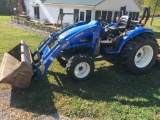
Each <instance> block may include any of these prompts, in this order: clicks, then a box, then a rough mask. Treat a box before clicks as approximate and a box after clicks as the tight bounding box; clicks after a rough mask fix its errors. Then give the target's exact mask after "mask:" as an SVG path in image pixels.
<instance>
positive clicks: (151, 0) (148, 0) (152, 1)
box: [140, 0, 160, 14]
mask: <svg viewBox="0 0 160 120" xmlns="http://www.w3.org/2000/svg"><path fill="white" fill-rule="evenodd" d="M140 2H141V4H142V6H150V7H151V14H153V12H154V9H155V7H156V12H155V14H160V13H159V11H160V0H140ZM156 4H157V6H156Z"/></svg>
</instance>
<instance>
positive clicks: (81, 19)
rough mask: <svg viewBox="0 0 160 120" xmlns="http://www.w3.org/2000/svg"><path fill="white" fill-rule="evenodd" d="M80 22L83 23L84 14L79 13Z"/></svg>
mask: <svg viewBox="0 0 160 120" xmlns="http://www.w3.org/2000/svg"><path fill="white" fill-rule="evenodd" d="M80 21H84V12H82V11H81V12H80Z"/></svg>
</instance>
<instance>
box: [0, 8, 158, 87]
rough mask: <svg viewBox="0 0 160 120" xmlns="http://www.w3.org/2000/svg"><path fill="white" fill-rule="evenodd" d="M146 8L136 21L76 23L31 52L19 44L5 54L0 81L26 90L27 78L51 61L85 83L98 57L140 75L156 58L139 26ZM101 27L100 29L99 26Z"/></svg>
mask: <svg viewBox="0 0 160 120" xmlns="http://www.w3.org/2000/svg"><path fill="white" fill-rule="evenodd" d="M149 13H150V9H149V8H145V9H144V14H143V16H142V18H141V19H140V21H132V20H131V19H130V17H129V16H126V15H124V16H122V17H121V18H120V19H119V21H118V22H117V23H112V24H108V25H104V22H103V21H96V20H95V21H91V22H90V23H88V24H86V23H85V22H78V23H76V24H73V25H71V26H69V27H67V28H65V29H63V30H61V31H59V32H57V33H52V34H50V35H49V37H47V38H46V39H45V40H44V41H43V42H42V43H41V44H40V45H39V46H38V48H37V50H36V51H34V52H33V53H32V52H31V51H30V50H29V49H28V46H27V45H26V44H25V43H24V42H23V41H21V43H20V44H18V45H17V46H16V47H14V48H13V49H12V50H10V51H9V52H7V53H5V55H4V57H3V61H2V63H1V68H0V71H2V72H1V73H0V81H1V82H5V83H9V84H12V85H14V86H17V87H28V86H29V83H30V80H31V78H39V77H41V76H42V75H43V74H46V73H47V70H48V68H49V66H50V65H51V63H52V62H53V60H54V59H56V58H57V60H58V61H59V62H60V63H61V64H65V65H66V73H67V74H68V75H69V76H70V78H71V79H72V80H74V81H84V80H87V79H88V78H89V77H90V76H91V75H92V74H93V72H94V59H95V57H96V56H98V55H102V56H104V59H106V60H107V61H110V62H117V63H119V64H121V65H122V66H123V67H124V68H126V69H127V70H129V71H131V72H133V73H142V72H145V71H147V70H148V69H150V68H151V67H152V65H153V64H154V63H155V61H156V59H157V54H158V44H157V41H156V39H155V37H154V33H153V31H152V30H151V29H149V28H145V27H143V26H144V25H145V23H146V21H147V20H148V18H149ZM102 24H103V25H104V26H103V25H102Z"/></svg>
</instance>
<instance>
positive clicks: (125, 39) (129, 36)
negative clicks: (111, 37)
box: [117, 27, 154, 53]
mask: <svg viewBox="0 0 160 120" xmlns="http://www.w3.org/2000/svg"><path fill="white" fill-rule="evenodd" d="M142 33H149V34H154V33H153V30H152V29H149V28H144V27H136V28H135V29H134V30H131V31H130V32H128V33H127V34H126V35H125V36H124V37H123V40H122V41H121V42H120V44H119V46H118V51H117V53H120V52H121V49H122V48H123V46H124V45H125V44H126V43H127V42H128V41H129V40H131V39H132V38H134V37H136V36H138V35H140V34H142Z"/></svg>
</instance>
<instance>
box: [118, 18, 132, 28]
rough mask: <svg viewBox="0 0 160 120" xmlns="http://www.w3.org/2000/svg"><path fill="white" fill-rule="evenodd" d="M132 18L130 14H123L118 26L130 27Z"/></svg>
mask: <svg viewBox="0 0 160 120" xmlns="http://www.w3.org/2000/svg"><path fill="white" fill-rule="evenodd" d="M130 21H131V18H130V17H129V16H126V15H125V16H122V17H121V18H120V19H119V21H118V24H117V27H125V28H128V27H129V25H130Z"/></svg>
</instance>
